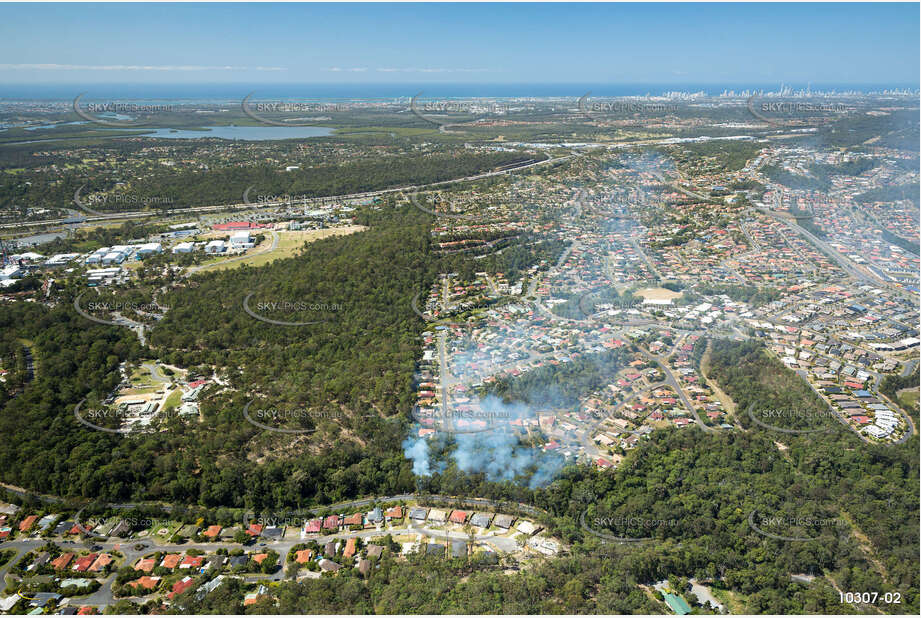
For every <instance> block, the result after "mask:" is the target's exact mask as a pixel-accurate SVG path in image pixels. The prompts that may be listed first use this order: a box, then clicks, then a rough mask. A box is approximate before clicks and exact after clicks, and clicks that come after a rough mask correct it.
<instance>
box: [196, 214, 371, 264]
mask: <svg viewBox="0 0 921 618" xmlns="http://www.w3.org/2000/svg"><path fill="white" fill-rule="evenodd" d="M364 229H366V228H365V227H364V226H363V225H349V226H347V227H336V228H329V229H325V230H299V231H294V232H288V231H284V230H282V231H279V232H278V246H277V247H275V249H274V250H271V251H269V250H268V249H269V247H271V246H272V238H271V237H268V238H266V239H265V240H264V241H263V242H262V243H260V244H259V246H258V247H254V248H253V249H252V250H251V255H249V256H246V257H245V258H243V259H233V258H230V259H229V260H224V261H218V262H214V263H212V264H208V265H206V268H204V269H203V270H205V269H207V270H223V269H226V268H239V267H240V266H242V265H243V264H248V265H249V266H264V265H265V264H268V263H269V262H271V261H273V260H277V259H283V258H288V257H292V256H294V255H296V254H297V253H298V251H300V249H301V247H303V246H304V243H309V242H313V241H315V240H319V239H321V238H328V237H330V236H345V235H348V234H354V233H355V232H360V231H362V230H364ZM231 260H233V261H231Z"/></svg>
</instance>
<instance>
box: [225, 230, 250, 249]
mask: <svg viewBox="0 0 921 618" xmlns="http://www.w3.org/2000/svg"><path fill="white" fill-rule="evenodd" d="M230 246H231V247H234V248H244V249H249V248H250V247H252V246H253V242H252V240H251V239H250V235H249V232H248V231H246V230H243V231H240V232H234V233H233V234H231V235H230Z"/></svg>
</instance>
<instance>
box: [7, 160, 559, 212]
mask: <svg viewBox="0 0 921 618" xmlns="http://www.w3.org/2000/svg"><path fill="white" fill-rule="evenodd" d="M574 156H576V155H563V156H559V157H551V156H549V155H548V157H547V158H546V159H543V160H541V161H533V160H531V162H527V161H526V162H523V163H522V164H520V165H516V166H513V167H508V168H505V169H501V170H494V171H491V172H483V173H482V174H473V175H471V176H462V177H460V178H454V179H451V180H442V181H439V182H433V183H429V184H424V185H407V186H403V187H394V188H392V189H381V190H379V191H365V192H363V193H349V194H345V195H330V196H325V197H317V198H316V199H317V200H323V201H324V202H342V201H349V200H360V199H368V198H374V197H380V196H382V195H387V194H389V193H401V192H405V191H420V190H425V189H431V188H434V187H442V186H445V185H450V184H454V183H458V182H470V181H474V180H482V179H483V178H491V177H493V176H501V175H504V174H510V173H512V172H516V171H519V170H523V169H528V168H531V167H535V166H539V165H546V164H551V163H557V162H559V161H564V160H566V159H570V158H572V157H574ZM286 204H287V202H286V201H284V200H279V201H277V202H259V203H258V204H253V203H249V202H243V203H237V204H222V205H216V206H193V207H189V208H170V209H163V210H154V211H148V210H135V211H127V212H121V213H113V214H110V215H91V216H88V217H86V218H85V219H84V220H83V221H82V222H81V223H96V222H100V221H111V220H121V219H143V218H145V217H152V216H167V215H192V214H201V213H209V212H221V211H225V210H251V209H254V208H267V207H271V206H284V205H286ZM67 221H71V219H47V220H45V221H35V222H26V223H4V224H0V229H21V228H24V227H38V226H45V225H62V224H64V223H65V222H67Z"/></svg>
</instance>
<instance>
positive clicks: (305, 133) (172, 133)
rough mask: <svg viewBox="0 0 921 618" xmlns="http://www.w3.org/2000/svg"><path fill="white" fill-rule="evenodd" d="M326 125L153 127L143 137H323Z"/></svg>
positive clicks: (329, 133) (251, 139) (256, 139)
mask: <svg viewBox="0 0 921 618" xmlns="http://www.w3.org/2000/svg"><path fill="white" fill-rule="evenodd" d="M332 133H333V129H330V128H328V127H237V126H233V125H231V126H226V127H208V128H207V129H205V130H203V131H190V130H188V129H155V130H153V131H151V132H149V133H145V134H144V137H163V138H167V139H196V138H198V139H200V138H203V137H216V138H219V139H234V140H245V141H265V140H273V139H300V138H305V137H325V136H327V135H332Z"/></svg>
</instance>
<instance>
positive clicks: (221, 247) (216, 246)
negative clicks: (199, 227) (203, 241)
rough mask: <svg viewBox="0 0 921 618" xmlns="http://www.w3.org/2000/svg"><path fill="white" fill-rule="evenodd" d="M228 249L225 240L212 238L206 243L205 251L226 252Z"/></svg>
mask: <svg viewBox="0 0 921 618" xmlns="http://www.w3.org/2000/svg"><path fill="white" fill-rule="evenodd" d="M225 251H227V243H225V242H224V241H223V240H212V241H211V242H209V243H208V244H207V245H205V253H224V252H225Z"/></svg>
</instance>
